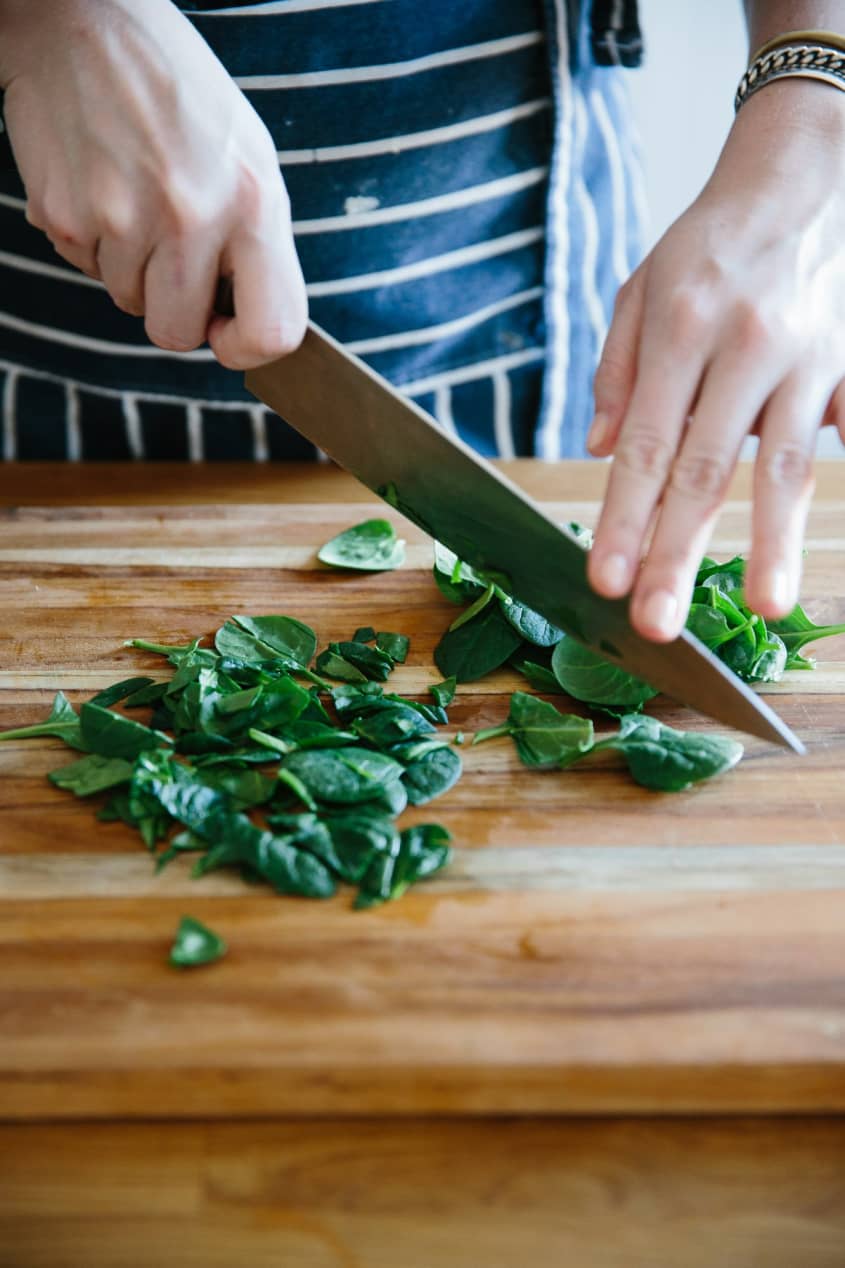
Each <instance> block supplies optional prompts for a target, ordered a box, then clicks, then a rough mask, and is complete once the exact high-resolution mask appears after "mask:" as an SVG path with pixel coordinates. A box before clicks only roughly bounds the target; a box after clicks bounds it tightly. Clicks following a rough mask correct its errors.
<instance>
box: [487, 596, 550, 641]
mask: <svg viewBox="0 0 845 1268" xmlns="http://www.w3.org/2000/svg"><path fill="white" fill-rule="evenodd" d="M500 602H501V604H502V612H503V613H504V615H505V619H506V620H507V621H510V623H511V625H512V626H513V628H514V629H515V630H516V632H517V633H518V634H521V635H522V637H523V638H524V639H525V640H526V642H528V643H533V644H534V646H535V647H554V645H555V644H556V643H559V642H560V640H561V639H562V638H563V630H559V629H558V627H557V626H556V625H552V624H551V622H550V621H547V620H546V618H545V617H544V616H540V613H539V612H535V611H534V609H533V608H528V607H526V606H525V604H524V603H518V602H517V600H516V599H508V600H507V601H504V600H500Z"/></svg>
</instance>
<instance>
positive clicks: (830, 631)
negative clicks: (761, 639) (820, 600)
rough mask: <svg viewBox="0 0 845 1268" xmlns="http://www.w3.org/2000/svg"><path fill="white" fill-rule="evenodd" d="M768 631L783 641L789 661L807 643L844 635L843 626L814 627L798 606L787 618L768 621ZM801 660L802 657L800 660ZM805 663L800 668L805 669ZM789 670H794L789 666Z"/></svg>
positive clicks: (844, 628)
mask: <svg viewBox="0 0 845 1268" xmlns="http://www.w3.org/2000/svg"><path fill="white" fill-rule="evenodd" d="M768 626H769V630H770V631H771V632H772V633H773V634H777V635H779V636H780V638H781V639H782V640H783V643H784V646H785V647H786V650H787V652H788V653H789V657H790V660H793V658H795V657H796V656H797V654H798V652H799V651H800V650H801V648H802V647H806V645H807V644H808V643H813V642H815V640H816V639H818V638H830V637H832V636H833V635H835V634H845V625H816V624H815V623H814V622H813V621H811V620H810V618H809V617H808V616H807V613H806V612H805V611H804V609H803V608H802V607H801V606H800V604H799V605H798V606H797V607H794V608H793V609H792V611H791V612H790V614H789V616H785V617H783V618H782V620H780V621H769V622H768ZM800 659H802V660H803V657H802V658H800ZM806 666H807V662H806V661H805V662H804V664H803V665H802V666H800V667H801V668H806ZM789 668H790V669H792V668H795V666H794V665H792V664H790V665H789Z"/></svg>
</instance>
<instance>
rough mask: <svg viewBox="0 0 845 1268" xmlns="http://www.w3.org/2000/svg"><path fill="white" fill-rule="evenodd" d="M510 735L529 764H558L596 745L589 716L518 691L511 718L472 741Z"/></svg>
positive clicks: (514, 694)
mask: <svg viewBox="0 0 845 1268" xmlns="http://www.w3.org/2000/svg"><path fill="white" fill-rule="evenodd" d="M500 735H509V736H510V737H511V738H512V739H513V741H514V744H515V745H516V750H517V753H518V754H519V756H520V759H521V760H522V761H523V762H524V763H525V765H526V766H540V767H544V766H559V765H560V763H561V762H565V761H568V760H570V759H571V758H572V757H573V756H574V755H575V754H581V753H585V752H587V751H588V750H589V749H590V748H592V746H593V724H592V722H591V721H590V720H589V718H579V717H577V716H576V715H575V714H572V713H561V712H560V711H559V710H558V709H556V708H555V706H554V705H553V704H550V703H549V702H548V701H547V700H540V699H538V698H537V696H530V695H528V694H527V693H526V692H524V691H515V692H514V693H513V695H512V696H511V702H510V712H509V713H508V719H507V721H506V722H504V723H502V725H501V726H495V727H489V728H488V729H487V730H484V731H478V732H477V733H476V735H475V737H474V738H473V741H472V742H473V744H479V743H481V742H482V741H484V740H492V739H494V738H496V737H497V736H500Z"/></svg>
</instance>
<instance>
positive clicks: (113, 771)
mask: <svg viewBox="0 0 845 1268" xmlns="http://www.w3.org/2000/svg"><path fill="white" fill-rule="evenodd" d="M47 778H48V779H49V780H50V782H51V783H52V784H55V785H56V787H57V788H64V789H66V790H67V791H68V792H72V793H75V794H76V796H77V797H90V796H91V795H92V793H98V792H105V790H106V789H107V788H116V787H117V786H118V785H119V784H128V783H129V780H130V779H131V778H132V764H131V762H127V761H125V760H124V759H123V758H122V757H104V756H103V755H102V754H100V753H89V754H88V755H87V756H86V757H81V758H80V759H79V761H78V762H71V763H70V764H69V765H68V766H60V767H59V769H58V770H51V771H50V773H49V774H48V776H47Z"/></svg>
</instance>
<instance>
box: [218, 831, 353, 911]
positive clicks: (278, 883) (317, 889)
mask: <svg viewBox="0 0 845 1268" xmlns="http://www.w3.org/2000/svg"><path fill="white" fill-rule="evenodd" d="M201 835H203V836H204V837H205V838H206V839H207V840H210V841H213V843H214V844H213V846H212V849H210V850H209V851H208V852H207V853H206V854H204V855H203V856H202V858H200V859H199V860H198V862H197V863H196V865H195V867H194V875H195V876H204V875H205V874H206V873H207V872H211V871H214V870H216V869H217V868H218V867H231V866H232V865H239V866H242V865H245V866H246V867H248V868H250V869H251V870H252V871H253V872H257V873H258V875H259V876H261V877H262V878H263V879H264V880H265V881H267V883H268V884H269V885H271V886H272V887H273V889H275V890H276V892H277V893H279V894H300V895H302V896H303V897H305V898H330V897H331V896H332V894H333V893H334V892H335V888H336V886H335V883H334V880H333V878H332V875H331V872H330V871H329V870H328V868H327V867H326V865H325V864H324V863H323V862H322V860H320V859H318V858H317V857H316V855H314V854H311V853H309V852H308V851H307V850H301V849H299V848H298V847H297V846H296V845H295V844H293V842H292V841H291V840H289V839H288V838H287V837H285V836H278V835H276V834H275V833H273V832H268V831H266V830H263V829H261V828H257V827H256V826H255V824H254V823H252V822H250V820H249V819H248V818H247V817H246V815H243V814H223V815H219V816H217V817H216V818H211V819H210V820H209V821H208V822H207V823H206V824H205V827H204V831H203V832H202V833H201Z"/></svg>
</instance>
